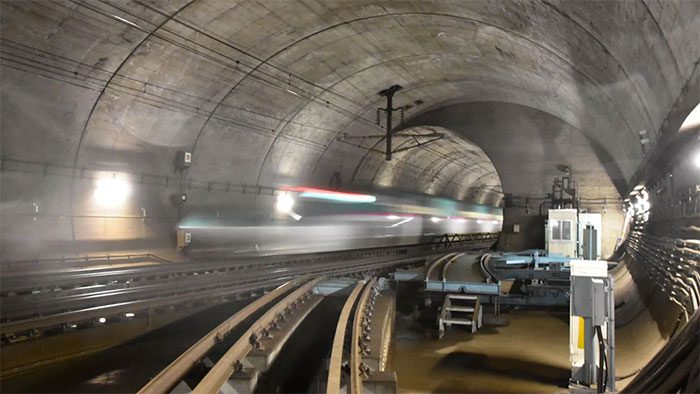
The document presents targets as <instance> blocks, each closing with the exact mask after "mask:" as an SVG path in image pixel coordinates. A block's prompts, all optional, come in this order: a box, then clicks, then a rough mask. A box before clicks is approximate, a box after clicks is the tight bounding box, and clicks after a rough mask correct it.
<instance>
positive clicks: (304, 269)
mask: <svg viewBox="0 0 700 394" xmlns="http://www.w3.org/2000/svg"><path fill="white" fill-rule="evenodd" d="M446 251H448V250H445V249H422V250H421V249H415V248H414V250H413V253H408V251H407V250H406V248H403V253H397V254H394V255H391V256H390V257H391V258H393V259H387V257H389V256H377V257H373V258H366V259H362V260H350V261H335V262H332V263H327V262H324V260H325V259H315V262H316V264H315V265H313V266H308V265H303V264H301V263H302V262H303V260H302V261H299V263H300V264H297V266H291V267H289V269H287V271H286V272H277V273H275V274H274V275H278V274H280V273H283V275H280V277H275V276H274V275H271V274H270V272H269V271H268V270H265V269H262V270H256V272H261V273H262V274H261V275H260V276H256V277H253V278H249V279H248V280H246V281H245V283H238V282H235V283H234V282H231V283H230V284H226V283H224V284H221V286H219V288H216V289H211V288H202V287H199V288H186V289H184V290H182V291H186V292H187V294H173V291H172V290H176V291H177V289H178V287H177V286H173V285H172V284H170V286H169V288H170V290H168V292H167V294H166V295H165V296H161V297H153V298H152V299H147V300H145V299H137V300H133V301H125V302H120V303H115V302H109V300H108V299H106V300H105V304H104V305H98V306H95V305H94V304H93V305H90V306H89V307H83V308H80V309H76V310H72V311H71V310H69V311H66V310H65V309H62V310H57V311H55V313H53V314H50V315H44V316H36V317H32V318H26V319H22V320H17V321H11V322H4V323H2V324H0V333H1V334H3V335H11V334H15V333H21V332H25V331H28V330H37V329H46V328H50V327H52V326H59V325H61V324H68V323H76V322H81V321H86V320H90V319H97V318H98V317H109V316H112V315H116V314H120V313H126V312H131V313H134V312H139V311H141V310H143V309H152V308H157V307H163V306H166V305H176V304H180V303H186V302H192V301H200V300H204V299H207V298H209V299H213V298H215V297H227V296H230V295H234V294H240V293H244V292H246V291H253V290H262V289H265V288H270V287H272V286H275V285H278V284H280V283H282V282H283V281H286V280H288V279H289V278H292V277H294V276H297V275H312V276H316V275H330V276H341V275H343V274H349V273H357V272H372V271H376V270H382V269H387V268H390V267H392V266H397V265H402V264H412V263H418V262H420V261H423V260H424V259H425V258H426V257H429V256H431V255H435V254H442V253H445V252H446ZM366 255H370V256H372V255H375V253H366ZM281 271H284V269H282V270H281ZM237 274H238V275H239V277H240V275H243V276H246V273H244V272H240V270H239V271H238V272H237ZM187 279H188V277H185V278H182V280H187ZM190 279H191V277H190ZM139 283H141V282H139ZM18 297H19V296H18ZM86 297H89V294H88V295H86ZM12 298H14V297H12ZM57 298H60V297H57ZM107 302H109V303H108V304H107Z"/></svg>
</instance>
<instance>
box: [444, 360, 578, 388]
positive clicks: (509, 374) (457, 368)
mask: <svg viewBox="0 0 700 394" xmlns="http://www.w3.org/2000/svg"><path fill="white" fill-rule="evenodd" d="M439 370H447V371H452V372H458V373H469V372H472V373H474V372H480V373H489V374H493V375H497V376H499V377H504V378H511V379H520V380H529V381H533V382H538V383H543V384H549V385H555V386H557V387H562V388H566V387H568V379H569V372H570V371H569V369H567V368H561V367H557V366H554V365H549V364H545V363H540V362H536V361H530V360H523V359H518V358H513V357H499V356H489V355H486V354H482V353H473V352H453V353H450V354H448V355H446V356H445V357H443V358H442V359H441V360H440V361H439V362H438V363H437V364H435V366H434V367H433V371H439ZM446 383H447V382H446ZM447 386H450V385H449V384H447ZM444 388H445V389H446V391H444V390H441V389H440V388H438V389H437V390H436V392H450V391H452V392H454V388H452V389H450V388H449V387H444Z"/></svg>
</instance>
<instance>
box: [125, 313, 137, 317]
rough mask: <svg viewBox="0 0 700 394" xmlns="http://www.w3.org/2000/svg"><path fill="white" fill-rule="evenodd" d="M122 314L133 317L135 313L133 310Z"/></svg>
mask: <svg viewBox="0 0 700 394" xmlns="http://www.w3.org/2000/svg"><path fill="white" fill-rule="evenodd" d="M124 316H126V317H129V318H131V317H134V316H136V315H135V314H134V313H133V312H127V313H125V314H124Z"/></svg>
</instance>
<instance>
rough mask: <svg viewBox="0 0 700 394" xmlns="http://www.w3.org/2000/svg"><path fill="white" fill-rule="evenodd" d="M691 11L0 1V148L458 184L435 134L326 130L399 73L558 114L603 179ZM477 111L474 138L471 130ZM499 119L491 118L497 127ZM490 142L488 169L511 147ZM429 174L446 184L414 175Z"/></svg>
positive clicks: (624, 156)
mask: <svg viewBox="0 0 700 394" xmlns="http://www.w3.org/2000/svg"><path fill="white" fill-rule="evenodd" d="M699 8H700V3H698V2H688V1H667V2H657V1H651V0H649V1H639V2H597V3H589V2H559V1H522V2H518V1H504V2H494V1H468V2H464V1H452V2H451V1H446V2H428V1H413V2H409V1H401V2H388V1H387V2H383V1H376V2H360V1H350V2H342V1H323V2H316V1H308V2H292V1H272V2H259V1H230V0H186V1H185V0H181V1H129V2H126V1H102V0H94V1H86V2H77V1H76V2H73V1H65V2H57V3H49V2H3V3H2V20H3V21H2V22H3V23H2V44H3V63H2V64H3V79H2V94H3V123H2V126H3V135H2V142H3V144H2V145H3V146H2V154H3V157H4V158H5V159H9V160H19V161H28V162H35V163H49V164H52V165H61V166H66V167H70V168H73V174H72V176H73V177H74V178H75V177H76V176H77V175H76V174H77V171H78V169H85V168H87V169H93V170H106V171H123V172H127V173H132V174H140V173H147V174H152V175H158V176H166V177H169V176H172V177H177V176H178V174H177V172H176V171H175V169H174V166H173V161H174V158H175V156H176V152H177V151H179V150H191V151H192V152H193V156H194V160H193V165H192V167H191V168H190V169H189V170H188V172H187V174H186V178H187V179H190V180H195V181H199V182H205V183H206V182H220V183H225V184H228V183H234V184H244V185H256V186H257V185H265V186H274V185H278V184H282V183H308V184H318V185H324V184H328V182H329V179H331V178H334V177H335V178H336V179H338V178H339V179H341V181H342V185H343V186H345V187H354V186H360V185H365V184H367V183H370V184H372V185H374V186H382V185H391V186H393V187H398V188H403V189H413V190H416V191H420V192H431V193H445V194H448V195H451V196H454V197H458V198H468V197H469V196H470V193H465V192H464V190H468V189H470V187H471V186H472V185H471V182H475V181H477V180H478V179H479V178H478V177H477V176H474V173H473V172H472V171H470V170H468V169H467V170H465V168H468V166H469V162H468V161H460V159H455V153H456V152H457V150H455V144H454V143H445V142H442V143H436V144H432V145H431V146H430V149H428V148H419V149H415V150H412V151H410V152H407V153H405V154H403V155H399V156H398V157H397V158H396V159H395V161H394V162H392V163H391V164H390V165H387V164H386V163H385V162H384V159H383V157H382V155H380V154H377V153H371V154H367V149H366V147H358V146H355V145H354V144H348V143H346V141H344V140H343V139H342V138H339V137H341V136H343V135H350V136H363V135H372V134H377V133H381V132H382V131H381V129H380V128H379V127H377V125H376V119H375V116H376V114H375V111H376V108H378V107H382V106H384V101H383V98H381V97H379V96H378V95H377V94H376V93H377V92H378V91H379V90H381V89H384V88H386V87H388V86H390V85H393V84H397V83H398V84H401V85H402V86H403V87H404V90H402V91H401V92H399V93H397V95H396V97H395V105H396V106H403V105H409V104H410V105H413V108H411V109H409V110H408V111H407V112H406V117H407V118H408V119H411V118H414V117H415V116H416V115H417V114H420V113H424V114H425V113H429V112H430V111H431V110H433V109H440V108H444V107H445V106H446V105H447V104H451V103H456V102H459V103H469V102H496V103H508V104H510V105H516V106H520V107H528V108H531V109H533V111H534V112H532V113H540V112H541V113H544V114H547V116H548V117H552V118H554V119H559V120H561V121H562V124H565V125H567V126H566V127H569V126H570V127H573V129H575V130H577V132H580V133H581V134H582V137H581V138H582V140H587V141H590V142H591V143H592V145H593V146H595V147H597V148H599V149H600V150H602V152H599V153H602V156H604V157H607V158H609V160H612V161H614V163H612V164H613V167H614V168H615V169H616V173H615V174H613V176H611V178H613V181H614V182H615V183H616V185H618V189H621V188H622V186H620V185H625V182H626V181H627V180H628V179H630V177H631V176H632V174H633V172H634V171H635V169H636V168H637V167H638V165H639V163H640V162H641V160H642V158H643V154H644V151H645V150H644V148H643V147H642V144H641V143H640V134H639V131H640V130H645V131H647V134H646V135H647V136H648V137H650V139H651V142H650V144H653V141H654V140H655V139H656V137H657V131H658V130H659V128H660V126H661V124H662V122H663V120H664V118H665V116H666V114H667V113H668V111H669V110H670V108H671V106H672V105H673V103H674V102H675V99H676V97H677V96H678V95H679V92H680V91H681V90H682V89H683V87H684V86H685V84H686V81H687V80H688V78H689V77H690V75H691V74H692V72H693V70H694V69H695V68H696V67H697V64H698V59H699V58H700V44H699V43H698V41H697V39H696V38H697V37H698V36H700V18H698V17H697V16H698V12H699V11H698V9H699ZM418 102H422V104H420V105H416V103H418ZM422 119H430V117H429V116H423V117H422ZM433 120H434V119H432V120H431V121H433ZM438 123H439V122H434V123H433V124H432V125H437V124H438ZM415 125H420V126H431V124H419V123H416V124H415ZM463 126H464V127H466V128H468V126H469V125H468V124H466V125H463ZM482 126H484V127H480V128H479V130H480V131H478V132H477V133H483V134H481V138H479V136H476V138H473V139H474V140H475V141H477V140H481V141H484V140H486V139H488V134H486V133H489V130H488V125H482ZM510 133H513V134H510ZM517 133H518V130H517V129H508V130H505V131H504V132H502V133H501V134H502V136H503V138H505V140H503V141H500V142H502V143H503V144H508V143H509V141H510V140H515V139H511V138H510V137H511V136H515V134H517ZM38 141H40V142H41V146H40V147H38V146H37V142H38ZM511 143H512V141H511ZM487 153H488V152H487ZM569 154H575V152H573V151H571V152H569ZM584 156H585V155H584ZM598 156H599V157H600V156H601V155H598ZM494 159H495V160H494V164H495V165H496V168H499V167H503V166H507V163H499V162H497V160H511V159H509V158H508V157H507V156H498V157H495V158H494ZM583 159H584V157H582V158H581V160H579V162H583ZM603 164H604V165H606V166H608V165H609V164H610V163H603ZM377 174H380V176H378V175H377ZM409 174H413V176H411V175H409ZM438 178H440V179H447V178H451V180H450V181H449V183H453V184H455V185H460V187H454V188H452V187H450V188H445V187H442V188H439V187H432V186H431V185H430V182H426V181H422V180H423V179H426V180H432V179H438ZM417 179H418V181H416V180H417ZM478 182H481V181H478ZM465 184H466V186H464V185H465ZM530 184H531V185H533V186H532V187H531V188H527V187H523V188H519V187H518V188H515V189H514V190H512V191H510V192H517V193H522V194H524V195H528V194H533V195H535V194H541V192H542V185H541V184H540V183H539V182H538V181H537V182H530ZM476 187H477V188H478V187H481V186H478V185H477V186H476ZM508 187H509V186H508V185H506V190H505V191H506V192H509V190H507V189H508ZM607 193H608V191H605V192H601V194H607ZM73 194H74V191H73V190H72V189H71V191H70V195H73ZM488 200H491V201H493V202H497V201H499V199H498V198H493V199H491V198H488ZM69 203H70V204H73V202H72V201H70V202H69Z"/></svg>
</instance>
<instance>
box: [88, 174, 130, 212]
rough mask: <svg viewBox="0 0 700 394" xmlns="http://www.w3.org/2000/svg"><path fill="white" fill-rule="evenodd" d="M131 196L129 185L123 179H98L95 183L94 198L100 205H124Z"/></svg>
mask: <svg viewBox="0 0 700 394" xmlns="http://www.w3.org/2000/svg"><path fill="white" fill-rule="evenodd" d="M130 194H131V187H130V186H129V183H128V182H127V181H126V180H124V179H121V178H117V177H111V178H102V179H98V180H97V181H96V182H95V192H94V193H93V197H94V198H95V201H97V203H98V204H100V205H106V206H117V205H121V204H123V203H124V202H125V201H126V199H127V198H128V197H129V195H130Z"/></svg>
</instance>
